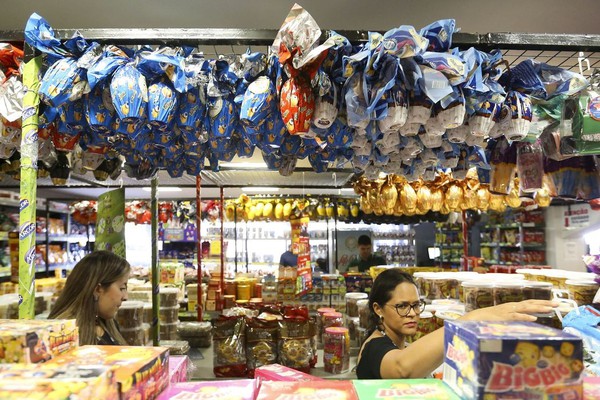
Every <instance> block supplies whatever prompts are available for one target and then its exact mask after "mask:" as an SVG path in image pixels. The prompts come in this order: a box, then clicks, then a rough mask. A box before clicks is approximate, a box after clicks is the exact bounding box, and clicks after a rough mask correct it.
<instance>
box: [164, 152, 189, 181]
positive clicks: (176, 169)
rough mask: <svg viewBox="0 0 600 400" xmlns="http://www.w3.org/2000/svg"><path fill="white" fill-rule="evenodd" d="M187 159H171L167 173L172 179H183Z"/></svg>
mask: <svg viewBox="0 0 600 400" xmlns="http://www.w3.org/2000/svg"><path fill="white" fill-rule="evenodd" d="M184 158H185V157H178V158H175V159H171V160H170V162H169V163H168V164H167V172H168V173H169V176H170V177H171V178H181V177H182V176H183V173H184V172H185V165H184V163H183V160H184Z"/></svg>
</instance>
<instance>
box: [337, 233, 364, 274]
mask: <svg viewBox="0 0 600 400" xmlns="http://www.w3.org/2000/svg"><path fill="white" fill-rule="evenodd" d="M361 235H367V236H369V237H371V231H366V230H360V231H338V233H337V241H336V243H337V244H336V246H337V266H338V270H339V271H340V272H347V270H348V264H350V261H352V260H354V259H355V258H357V257H358V237H359V236H361Z"/></svg>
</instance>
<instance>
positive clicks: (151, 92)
mask: <svg viewBox="0 0 600 400" xmlns="http://www.w3.org/2000/svg"><path fill="white" fill-rule="evenodd" d="M178 101H179V97H178V93H176V92H175V89H173V86H172V84H171V82H170V81H169V80H168V79H166V78H164V77H163V78H160V79H158V80H157V81H155V82H153V83H152V84H151V85H150V86H149V87H148V112H147V115H148V122H149V123H150V125H152V127H153V128H155V129H158V130H166V129H167V127H168V126H169V125H170V124H171V123H172V122H174V119H175V114H176V112H177V110H178Z"/></svg>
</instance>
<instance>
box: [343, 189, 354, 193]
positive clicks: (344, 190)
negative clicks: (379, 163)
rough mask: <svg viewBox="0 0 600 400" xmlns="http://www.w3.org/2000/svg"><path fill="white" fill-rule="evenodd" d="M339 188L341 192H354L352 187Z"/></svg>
mask: <svg viewBox="0 0 600 400" xmlns="http://www.w3.org/2000/svg"><path fill="white" fill-rule="evenodd" d="M340 190H341V191H342V192H353V193H354V188H341V189H340Z"/></svg>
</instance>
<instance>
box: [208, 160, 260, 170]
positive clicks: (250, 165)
mask: <svg viewBox="0 0 600 400" xmlns="http://www.w3.org/2000/svg"><path fill="white" fill-rule="evenodd" d="M219 166H220V167H225V168H238V169H266V168H267V164H265V163H264V162H247V161H242V162H220V163H219Z"/></svg>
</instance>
